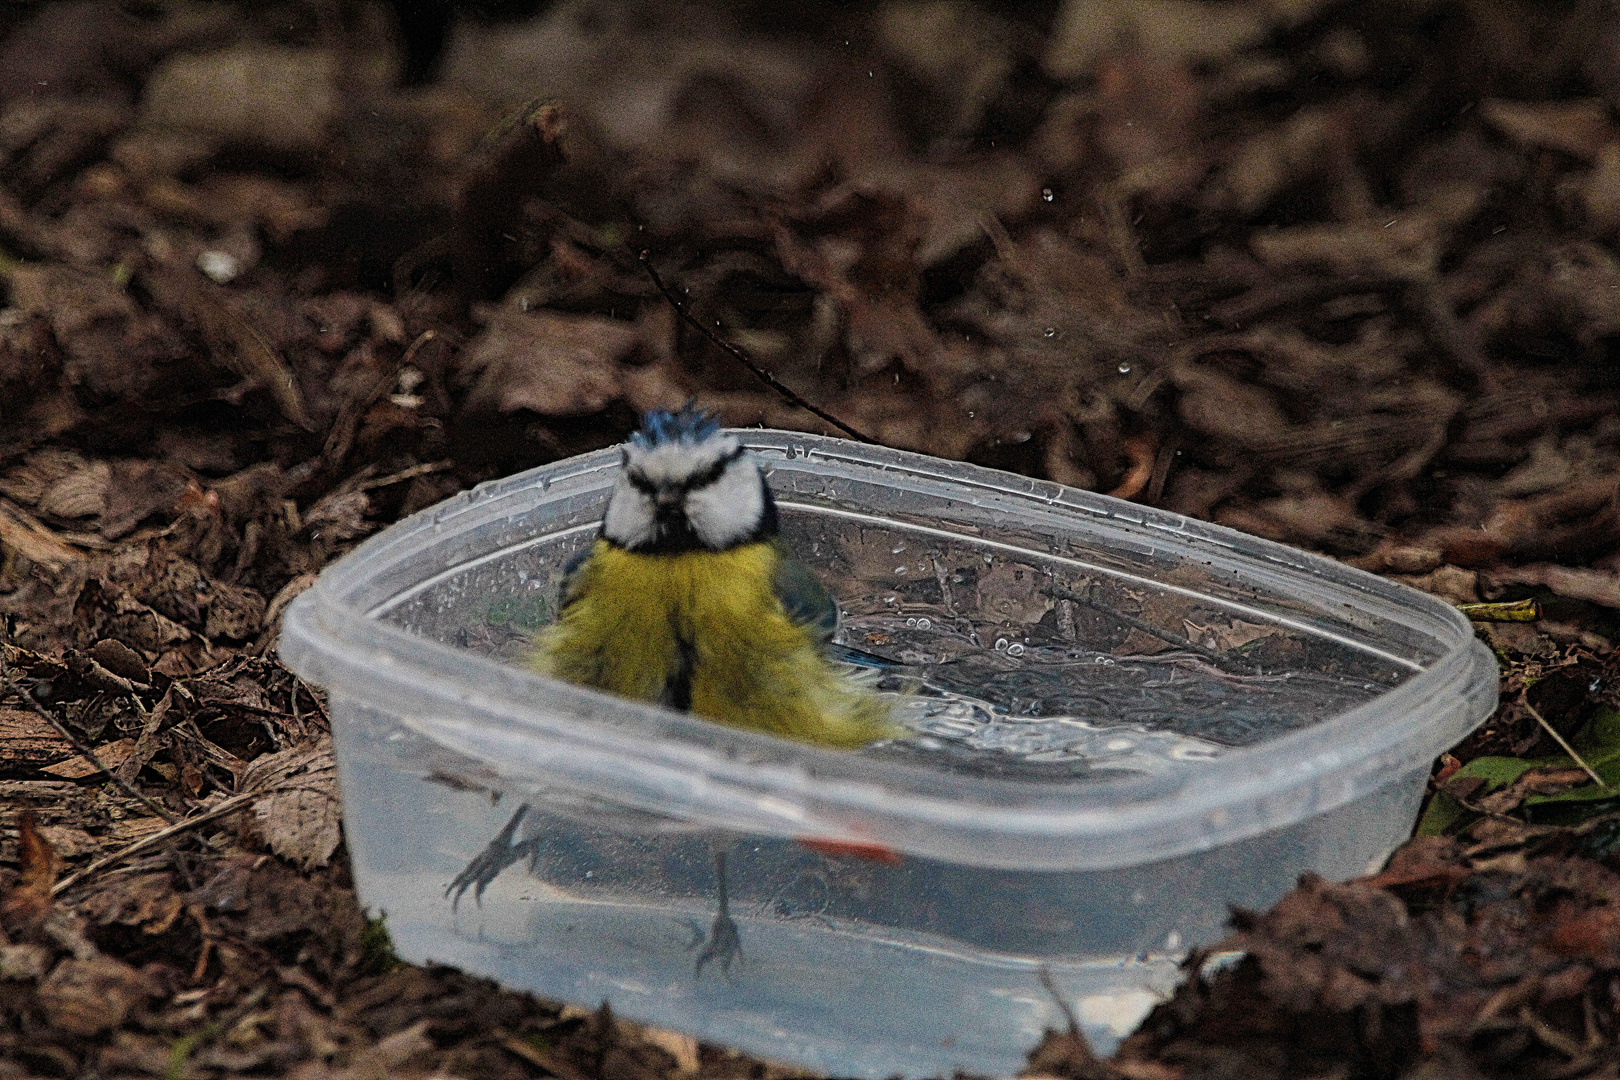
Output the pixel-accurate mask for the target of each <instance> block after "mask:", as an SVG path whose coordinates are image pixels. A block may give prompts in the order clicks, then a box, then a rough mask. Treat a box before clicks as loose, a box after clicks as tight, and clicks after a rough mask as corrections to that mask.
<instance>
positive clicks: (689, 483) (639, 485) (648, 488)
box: [624, 446, 743, 495]
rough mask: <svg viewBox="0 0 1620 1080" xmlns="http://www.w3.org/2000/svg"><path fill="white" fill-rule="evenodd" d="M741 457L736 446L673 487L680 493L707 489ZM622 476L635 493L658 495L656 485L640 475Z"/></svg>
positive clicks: (626, 473)
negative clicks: (680, 491) (727, 467)
mask: <svg viewBox="0 0 1620 1080" xmlns="http://www.w3.org/2000/svg"><path fill="white" fill-rule="evenodd" d="M742 456H743V448H742V447H741V446H738V447H736V448H735V449H732V450H729V451H727V452H726V454H725V455H724V456H723V457H721V458H718V459H717V460H716V461H715V462H714V464H712V465H710V466H709V467H708V468H706V469H704V470H703V471H702V472H700V473H693V474H692V475H691V476H689V477H687V478H686V479H685V481H683V482H682V483H680V484H676V485H674V486H675V487H677V488H679V489H680V490H682V491H696V490H697V489H699V488H705V487H708V486H709V485H710V484H712V483H714V482H715V481H716V480H718V479H720V477H721V475H722V474H723V473H724V472H725V471H726V466H728V465H730V464H731V463H732V462H733V461H736V460H737V459H738V458H740V457H742ZM624 475H625V478H626V479H628V480H629V481H630V486H631V487H633V488H635V489H636V490H637V491H639V492H642V493H643V494H646V495H656V494H657V493H658V485H657V484H655V483H653V482H652V481H651V480H649V479H647V478H646V477H645V476H642V475H641V474H640V473H635V472H631V471H629V470H626V471H625V474H624Z"/></svg>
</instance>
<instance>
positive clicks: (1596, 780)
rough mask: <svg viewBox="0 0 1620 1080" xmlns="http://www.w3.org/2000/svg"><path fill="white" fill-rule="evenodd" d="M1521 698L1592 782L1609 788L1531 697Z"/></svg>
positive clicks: (1531, 713)
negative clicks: (1544, 715)
mask: <svg viewBox="0 0 1620 1080" xmlns="http://www.w3.org/2000/svg"><path fill="white" fill-rule="evenodd" d="M1519 700H1520V701H1521V702H1523V704H1524V707H1525V708H1526V709H1528V710H1529V712H1530V715H1531V716H1533V717H1535V718H1536V723H1538V724H1540V725H1541V726H1542V727H1543V728H1544V729H1546V732H1547V734H1549V735H1551V736H1552V737H1553V741H1554V742H1556V743H1558V745H1559V746H1562V747H1563V748H1564V753H1566V754H1568V755H1569V759H1570V760H1571V761H1573V762H1574V763H1575V764H1577V765H1579V766H1580V767H1581V768H1583V769H1585V770H1586V775H1587V776H1590V777H1591V778H1592V782H1593V783H1595V784H1597V786H1598V787H1600V788H1604V789H1607V788H1608V786H1609V785H1608V784H1605V783H1604V782H1603V777H1601V776H1599V775H1598V774H1597V773H1596V772H1594V771H1593V770H1592V766H1590V765H1588V764H1587V763H1586V762H1585V761H1584V760H1583V759H1582V758H1581V755H1579V754H1577V753H1576V752H1575V748H1574V747H1573V746H1571V745H1569V743H1567V742H1565V741H1564V737H1563V736H1562V735H1560V734H1558V731H1557V729H1555V728H1554V727H1553V726H1552V725H1551V724H1549V723H1547V721H1546V719H1545V718H1544V717H1543V716H1542V715H1541V714H1540V713H1538V712H1536V707H1535V706H1534V705H1532V704H1530V699H1529V698H1520V699H1519Z"/></svg>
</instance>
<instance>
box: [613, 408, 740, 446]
mask: <svg viewBox="0 0 1620 1080" xmlns="http://www.w3.org/2000/svg"><path fill="white" fill-rule="evenodd" d="M719 430H720V421H719V420H718V419H716V418H715V416H714V415H713V414H712V413H710V412H708V411H707V410H706V409H700V408H698V407H697V406H695V405H690V404H688V405H686V406H684V407H683V408H682V409H681V411H680V412H673V413H672V412H667V411H665V410H663V409H658V410H655V411H653V412H650V413H648V414H647V415H646V416H644V417H642V419H641V429H640V430H639V431H635V432H632V433H631V435H630V441H631V442H632V443H634V444H635V445H636V446H639V447H641V448H642V449H643V450H651V449H652V448H653V447H655V446H665V445H668V444H669V443H688V444H692V443H700V442H702V441H704V440H705V439H707V438H709V437H710V436H712V435H715V434H716V433H718V432H719Z"/></svg>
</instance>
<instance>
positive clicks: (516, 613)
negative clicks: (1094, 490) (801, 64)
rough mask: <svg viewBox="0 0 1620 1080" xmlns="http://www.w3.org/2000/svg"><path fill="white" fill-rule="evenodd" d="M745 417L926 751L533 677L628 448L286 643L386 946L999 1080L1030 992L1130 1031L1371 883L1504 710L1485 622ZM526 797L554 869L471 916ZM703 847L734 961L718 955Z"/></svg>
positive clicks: (847, 1060) (448, 542) (934, 464)
mask: <svg viewBox="0 0 1620 1080" xmlns="http://www.w3.org/2000/svg"><path fill="white" fill-rule="evenodd" d="M739 434H740V435H741V436H742V437H743V439H744V440H745V442H746V443H747V444H748V445H749V446H750V447H752V448H753V449H754V451H755V452H756V453H757V454H758V455H759V456H760V458H761V459H762V461H763V463H764V465H765V468H766V471H767V474H768V476H769V482H770V484H771V487H772V489H773V491H774V492H775V493H776V496H777V499H778V501H779V504H780V507H781V512H782V521H783V530H784V533H785V535H786V537H787V538H788V540H789V542H790V543H791V544H792V545H793V547H794V549H795V550H796V551H797V552H798V553H799V554H800V556H801V557H802V558H803V559H804V560H805V561H806V562H808V563H809V564H811V565H812V566H813V567H815V568H816V569H817V570H818V571H819V572H821V573H822V574H823V575H824V576H825V578H826V580H827V581H828V583H829V585H830V586H831V588H832V589H833V591H834V594H835V595H836V596H837V597H838V598H839V600H840V603H841V605H842V606H843V608H844V609H845V619H846V621H845V629H844V631H843V633H844V635H845V639H846V640H847V641H848V642H849V643H850V644H852V645H855V646H857V647H859V648H861V649H865V650H868V651H872V652H877V653H880V654H883V655H885V656H888V657H890V658H891V659H894V660H897V661H899V662H902V663H904V664H906V665H907V666H906V667H905V668H904V669H902V670H903V671H906V672H910V673H915V674H917V675H918V676H919V677H920V678H921V681H922V683H923V687H924V688H923V689H921V690H918V689H915V688H913V689H912V690H910V691H909V692H908V693H907V694H906V695H904V696H903V697H902V698H901V699H900V702H899V707H898V708H897V713H896V715H897V716H898V717H900V718H901V719H902V720H903V721H904V723H905V724H906V725H907V727H908V728H909V730H910V732H911V734H910V735H909V737H907V738H903V739H897V740H895V741H893V742H891V743H887V744H880V745H878V746H875V747H872V748H869V749H867V750H863V751H860V752H856V753H848V752H839V751H829V750H820V749H817V748H814V747H809V746H803V745H799V744H795V743H790V742H786V741H782V740H779V739H775V738H771V737H768V736H763V735H758V734H753V733H750V732H745V731H737V730H732V729H729V728H726V727H722V726H719V725H715V724H710V723H707V722H704V721H701V720H697V719H694V718H692V717H690V716H686V715H683V714H678V713H674V712H670V711H667V710H662V709H659V708H655V707H651V706H644V705H639V704H634V703H631V702H627V701H624V700H620V699H617V698H612V697H609V696H606V695H603V694H599V693H595V692H592V691H588V690H583V689H580V688H577V687H573V686H569V685H565V684H562V683H558V682H555V681H552V680H549V679H545V678H542V677H540V676H537V675H534V674H531V673H529V672H527V671H525V670H524V669H523V668H522V667H521V666H519V665H518V664H516V663H514V662H513V661H514V659H515V658H516V657H518V656H520V655H521V652H522V650H523V648H524V647H525V644H526V642H527V641H528V638H529V636H530V635H531V633H532V632H533V630H534V628H536V627H537V626H540V625H543V624H544V623H546V622H547V621H549V620H550V618H551V617H552V614H553V610H554V605H555V599H556V591H557V581H558V576H559V573H560V568H561V567H562V566H563V565H564V564H565V563H566V562H567V560H568V558H569V557H570V556H571V555H572V554H574V553H575V552H577V551H579V550H580V549H581V548H582V547H583V546H585V545H587V544H589V543H590V542H591V540H592V539H593V537H594V534H595V531H596V527H597V522H598V521H599V520H600V518H601V515H602V511H603V507H604V505H605V502H606V499H607V495H608V491H609V488H610V486H611V484H612V482H613V478H614V475H615V472H616V469H617V467H618V463H619V453H618V451H617V450H616V449H615V450H605V451H602V452H599V453H594V454H587V455H584V456H582V457H577V458H573V459H570V460H567V461H562V462H558V463H556V464H553V465H550V466H547V467H544V468H541V469H535V470H532V471H530V472H527V473H524V474H522V475H519V476H514V477H510V478H508V479H505V480H500V481H496V482H493V483H489V484H484V485H482V486H480V487H478V488H476V489H474V490H472V491H469V492H465V493H463V494H461V495H458V496H456V497H455V498H453V499H450V500H448V501H446V502H445V503H443V504H441V505H439V506H437V507H434V508H431V509H429V510H426V511H423V512H422V513H420V514H417V515H416V516H414V517H412V518H410V519H409V520H407V521H404V522H402V523H400V524H399V525H397V526H395V527H393V528H391V529H389V530H387V531H386V532H384V533H382V534H381V535H379V536H377V537H375V538H373V539H371V540H370V541H368V542H367V543H365V544H364V545H362V546H361V547H360V548H359V549H358V550H356V551H355V552H354V553H353V554H351V555H349V556H348V557H347V558H345V559H343V560H342V561H341V562H339V563H338V564H336V565H335V566H333V567H332V568H330V569H329V570H327V571H326V572H325V573H324V574H322V575H321V578H320V580H319V582H318V583H317V584H316V585H315V587H313V588H312V589H310V590H308V591H307V592H305V593H304V594H303V595H302V596H301V597H299V598H298V600H297V601H296V602H295V603H294V604H293V605H292V606H291V608H290V609H289V610H288V612H287V617H286V623H285V629H284V631H283V634H282V639H281V645H280V650H281V655H282V657H283V659H284V660H285V661H286V663H287V664H288V665H289V666H291V667H292V668H293V670H295V671H297V672H298V673H299V674H300V675H302V676H304V677H305V678H307V679H309V680H310V681H312V682H315V683H317V684H319V685H321V686H324V687H325V688H326V689H327V690H328V691H329V693H330V695H331V703H332V720H333V727H334V734H335V737H336V743H337V752H338V765H339V770H340V777H341V780H342V784H343V793H344V813H345V824H346V828H347V838H348V842H349V848H350V852H351V856H352V859H353V864H354V874H355V879H356V882H357V884H358V886H359V890H360V895H361V898H362V900H363V901H364V903H366V904H367V905H368V906H369V907H370V908H372V909H373V910H380V911H382V912H385V913H386V915H387V918H388V927H389V930H390V931H391V933H392V935H393V940H394V944H395V947H396V949H397V950H398V952H399V954H400V955H401V956H403V957H405V958H406V959H409V960H414V961H430V960H431V961H437V962H440V963H446V964H453V965H456V966H458V967H461V968H463V969H466V970H468V971H472V972H476V973H480V974H485V975H489V976H492V977H494V978H496V979H498V980H500V981H501V982H502V983H504V984H506V985H508V986H512V987H516V988H521V989H527V990H532V991H534V992H536V993H539V994H542V995H544V996H546V997H550V998H554V999H561V1000H565V1001H572V1002H575V1003H577V1004H580V1005H583V1006H586V1007H594V1006H596V1005H598V1004H600V1003H601V1002H602V1001H603V1000H607V1001H609V1002H611V1003H612V1005H613V1007H614V1009H615V1010H617V1011H618V1012H619V1013H621V1014H623V1015H626V1016H630V1017H634V1018H637V1019H641V1020H644V1021H648V1022H651V1023H655V1024H660V1025H663V1026H667V1027H672V1028H676V1029H679V1030H682V1031H686V1032H691V1033H693V1034H696V1035H698V1036H700V1037H702V1038H705V1039H709V1040H713V1041H715V1042H719V1043H723V1044H728V1045H732V1046H737V1047H740V1048H742V1049H745V1050H747V1051H749V1052H751V1053H754V1054H758V1055H761V1056H764V1057H767V1058H773V1059H778V1060H783V1061H789V1062H796V1063H800V1064H803V1065H806V1066H810V1067H813V1068H816V1069H820V1070H823V1071H826V1072H829V1073H833V1074H836V1075H845V1076H860V1077H886V1076H894V1075H897V1074H900V1075H905V1076H929V1075H950V1074H951V1073H952V1072H954V1071H957V1070H961V1071H966V1072H971V1073H977V1074H981V1075H998V1074H999V1075H1011V1074H1013V1073H1015V1072H1016V1071H1017V1070H1018V1068H1019V1067H1020V1065H1021V1063H1022V1061H1023V1058H1024V1055H1025V1054H1026V1053H1027V1052H1028V1050H1029V1049H1030V1048H1031V1047H1032V1046H1033V1045H1034V1044H1035V1043H1036V1042H1037V1041H1038V1040H1039V1038H1040V1036H1041V1033H1042V1031H1043V1030H1044V1029H1045V1028H1048V1027H1058V1026H1060V1025H1061V1023H1062V1019H1061V1014H1060V1012H1059V1011H1058V1008H1057V1005H1056V1003H1055V1001H1054V1000H1053V998H1052V995H1051V994H1050V993H1049V992H1048V991H1047V990H1046V989H1045V988H1044V986H1043V976H1042V970H1043V969H1044V970H1045V971H1046V972H1047V973H1048V974H1049V975H1050V977H1051V980H1052V981H1053V982H1054V983H1055V985H1056V986H1057V988H1058V989H1059V990H1060V992H1061V993H1062V994H1063V995H1064V996H1065V997H1066V998H1068V999H1069V1001H1070V1003H1071V1004H1073V1005H1075V1006H1076V1008H1077V1011H1078V1013H1079V1015H1080V1018H1081V1020H1082V1022H1083V1024H1084V1026H1085V1028H1086V1032H1087V1034H1088V1035H1089V1036H1090V1037H1091V1038H1092V1039H1093V1040H1094V1041H1095V1042H1096V1043H1097V1044H1098V1045H1099V1046H1100V1047H1101V1048H1103V1049H1106V1048H1108V1047H1110V1046H1111V1045H1112V1044H1113V1043H1114V1042H1115V1041H1116V1040H1117V1039H1118V1038H1119V1037H1120V1036H1122V1035H1123V1034H1125V1033H1126V1032H1128V1031H1129V1030H1130V1029H1131V1028H1132V1027H1133V1026H1134V1024H1135V1023H1136V1022H1137V1021H1138V1020H1139V1018H1140V1017H1141V1016H1142V1015H1143V1013H1144V1012H1145V1011H1146V1010H1147V1008H1148V1007H1149V1006H1150V1005H1151V1004H1152V1003H1153V1001H1154V1000H1156V995H1158V994H1162V993H1164V992H1166V991H1168V989H1169V988H1170V987H1172V986H1173V985H1174V983H1175V981H1176V979H1177V977H1178V973H1177V971H1176V967H1175V965H1176V962H1177V961H1178V960H1179V959H1180V958H1181V957H1182V956H1184V955H1185V953H1186V951H1187V950H1188V949H1189V948H1191V947H1194V946H1197V945H1201V944H1207V943H1209V942H1211V941H1213V940H1214V939H1215V938H1217V937H1218V936H1219V935H1220V934H1221V932H1222V928H1223V924H1224V923H1225V920H1226V918H1227V916H1228V910H1229V908H1230V907H1232V906H1238V907H1246V908H1263V907H1265V906H1267V905H1269V904H1271V903H1272V902H1273V901H1275V900H1276V899H1277V898H1278V897H1279V896H1280V895H1281V894H1282V893H1284V892H1285V891H1287V890H1288V889H1289V888H1290V887H1291V886H1292V885H1293V883H1294V881H1295V879H1296V878H1297V877H1298V876H1299V874H1301V873H1302V872H1304V871H1315V872H1316V873H1319V874H1322V875H1325V876H1327V877H1329V878H1345V877H1350V876H1353V875H1357V874H1360V873H1363V872H1366V871H1369V870H1372V869H1374V868H1376V867H1377V866H1378V865H1379V864H1380V862H1381V861H1382V860H1383V859H1384V858H1385V857H1386V856H1387V854H1388V853H1389V852H1390V851H1391V850H1392V849H1393V848H1394V847H1395V846H1396V845H1398V844H1399V843H1400V842H1401V841H1402V840H1403V839H1405V837H1406V836H1407V835H1408V833H1409V831H1410V829H1411V827H1412V822H1413V820H1414V817H1415V814H1416V812H1417V808H1418V804H1419V802H1420V800H1421V798H1422V795H1423V790H1424V782H1425V778H1426V776H1427V774H1428V771H1429V766H1430V762H1431V760H1432V759H1433V758H1434V756H1435V755H1436V754H1437V753H1439V752H1440V751H1441V750H1443V749H1445V748H1446V747H1448V746H1450V745H1452V744H1453V743H1455V742H1456V741H1457V740H1459V739H1461V738H1462V737H1463V736H1464V735H1466V734H1467V733H1468V732H1469V731H1470V730H1471V729H1472V728H1474V727H1475V726H1476V725H1477V724H1478V723H1480V722H1482V721H1483V720H1484V719H1485V718H1486V717H1487V716H1488V715H1489V714H1490V712H1491V710H1492V708H1493V706H1494V704H1495V701H1496V667H1495V663H1494V661H1493V660H1492V657H1491V655H1490V653H1489V652H1488V651H1487V650H1486V649H1485V648H1484V647H1483V646H1481V645H1480V644H1479V643H1478V642H1476V641H1475V639H1474V636H1473V633H1472V631H1471V629H1470V626H1469V624H1468V622H1467V620H1466V619H1464V618H1463V617H1462V616H1461V615H1460V614H1459V613H1458V612H1457V611H1455V610H1454V609H1452V608H1451V607H1449V606H1447V605H1446V604H1444V603H1441V602H1440V601H1438V600H1435V599H1434V598H1432V597H1429V596H1426V595H1423V594H1421V593H1418V592H1415V591H1413V590H1411V589H1407V588H1404V587H1402V586H1399V585H1395V584H1392V583H1390V582H1387V581H1384V580H1381V579H1379V578H1376V577H1372V576H1370V575H1367V574H1363V573H1360V572H1358V571H1356V570H1352V569H1350V568H1347V567H1345V566H1342V565H1340V564H1337V563H1334V562H1331V561H1329V560H1326V559H1322V558H1318V557H1316V556H1313V555H1309V554H1305V553H1303V552H1299V551H1295V550H1292V549H1290V548H1286V547H1282V546H1279V545H1277V544H1272V543H1268V542H1266V541H1263V540H1258V539H1255V538H1253V537H1249V536H1244V535H1242V534H1239V533H1236V532H1232V531H1230V530H1227V529H1222V528H1219V527H1216V526H1212V525H1206V524H1202V523H1200V522H1196V521H1192V520H1189V519H1186V518H1182V517H1179V516H1177V515H1174V514H1168V513H1163V512H1159V511H1155V510H1152V509H1148V508H1145V507H1142V506H1138V505H1135V504H1132V503H1127V502H1121V501H1118V500H1115V499H1110V498H1107V497H1105V496H1100V495H1093V494H1090V493H1088V492H1084V491H1077V490H1073V489H1070V488H1065V487H1062V486H1059V485H1057V484H1052V483H1047V482H1043V481H1039V480H1031V479H1028V478H1026V477H1021V476H1014V475H1009V474H1006V473H1000V472H995V471H992V470H988V469H982V468H977V467H974V466H971V465H964V464H960V463H955V462H948V461H942V460H939V459H935V458H929V457H923V456H920V455H916V454H908V453H903V452H900V451H896V450H889V449H884V448H877V447H868V446H862V445H858V444H854V443H849V442H844V441H841V440H835V439H824V438H817V437H813V436H807V435H802V434H794V433H786V432H775V431H757V430H751V431H743V432H739ZM524 804H527V805H529V806H530V807H531V808H532V809H531V812H530V813H529V814H528V815H526V816H525V817H524V819H523V820H522V822H521V827H520V830H519V832H518V834H517V835H516V837H515V839H519V840H523V839H532V840H533V843H532V844H531V845H530V846H531V848H532V854H533V858H532V861H525V862H522V863H519V864H517V865H514V866H511V867H509V868H508V869H507V870H506V871H505V872H504V873H502V874H501V875H500V876H499V877H498V878H496V879H495V880H494V882H493V883H492V884H491V885H490V887H489V890H488V892H486V893H485V894H484V896H483V898H482V903H481V905H480V904H474V903H473V902H472V897H471V895H468V896H467V897H465V898H463V899H462V901H461V903H460V904H459V906H456V907H453V906H452V903H451V901H450V900H449V899H447V897H446V887H447V886H448V885H449V883H450V882H451V880H452V879H453V878H454V877H455V875H456V874H457V873H458V872H459V871H460V870H461V869H462V868H463V867H464V866H465V865H466V864H467V863H468V862H469V860H471V859H472V858H474V857H475V856H476V855H477V854H478V853H479V852H480V851H481V850H483V848H484V846H485V844H486V843H487V842H488V841H489V840H490V839H491V837H492V836H493V835H494V834H495V833H496V832H497V831H498V830H499V829H500V828H501V827H502V826H503V825H505V824H506V823H507V822H508V821H509V820H510V819H511V817H512V815H513V812H514V810H515V809H516V808H517V807H518V806H519V805H524ZM806 841H808V843H807V842H806ZM829 841H831V842H833V843H828V842H829ZM716 850H724V851H727V852H728V853H729V865H728V871H727V878H728V881H727V884H728V885H729V897H730V905H731V914H732V915H733V916H734V918H735V919H736V921H737V924H738V925H739V927H740V931H741V940H742V955H741V958H740V960H739V962H738V963H737V964H735V965H733V967H732V969H731V971H730V972H729V974H723V973H722V972H720V971H719V970H718V969H717V965H712V964H711V965H710V966H709V967H708V968H707V969H706V970H704V971H703V972H701V973H698V972H697V971H696V970H695V967H696V965H695V964H694V958H695V955H696V953H695V952H694V943H695V942H696V941H698V940H699V939H700V938H701V937H702V935H703V933H704V931H705V929H706V928H707V927H708V926H709V922H710V919H711V918H712V916H713V914H714V909H715V892H716V881H715V863H714V858H713V853H714V852H715V851H716Z"/></svg>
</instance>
